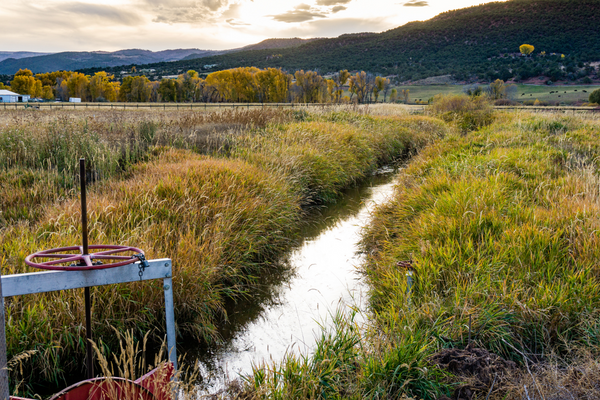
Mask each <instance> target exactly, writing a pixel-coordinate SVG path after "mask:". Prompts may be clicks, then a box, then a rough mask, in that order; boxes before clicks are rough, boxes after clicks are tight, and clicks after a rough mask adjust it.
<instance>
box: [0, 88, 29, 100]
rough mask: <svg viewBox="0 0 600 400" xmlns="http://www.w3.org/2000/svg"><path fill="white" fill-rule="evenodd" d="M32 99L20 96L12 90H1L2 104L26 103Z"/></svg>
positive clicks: (26, 95)
mask: <svg viewBox="0 0 600 400" xmlns="http://www.w3.org/2000/svg"><path fill="white" fill-rule="evenodd" d="M30 97H31V96H29V95H28V94H18V93H14V92H11V91H10V90H5V89H0V103H26V102H28V101H29V98H30Z"/></svg>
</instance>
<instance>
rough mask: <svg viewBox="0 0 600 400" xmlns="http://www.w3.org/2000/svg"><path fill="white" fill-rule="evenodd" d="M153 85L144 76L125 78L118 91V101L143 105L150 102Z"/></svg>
mask: <svg viewBox="0 0 600 400" xmlns="http://www.w3.org/2000/svg"><path fill="white" fill-rule="evenodd" d="M152 92H153V85H152V83H151V82H150V80H149V79H148V78H146V77H145V76H144V75H141V76H135V77H133V76H126V77H125V78H123V83H122V84H121V87H120V89H119V96H118V99H119V101H129V102H134V103H144V102H147V101H150V99H151V96H152Z"/></svg>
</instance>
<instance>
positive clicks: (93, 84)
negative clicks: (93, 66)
mask: <svg viewBox="0 0 600 400" xmlns="http://www.w3.org/2000/svg"><path fill="white" fill-rule="evenodd" d="M114 79H115V76H114V75H109V74H107V73H106V72H104V71H100V72H96V74H95V75H94V76H93V77H92V78H91V79H90V83H89V91H90V95H91V100H92V101H102V100H108V101H115V100H116V97H117V92H118V90H115V85H114V84H115V83H117V82H112V81H113V80H114ZM117 85H118V83H117Z"/></svg>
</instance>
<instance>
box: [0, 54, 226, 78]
mask: <svg viewBox="0 0 600 400" xmlns="http://www.w3.org/2000/svg"><path fill="white" fill-rule="evenodd" d="M22 53H25V52H22ZM218 53H219V52H217V51H212V50H200V49H176V50H163V51H156V52H153V51H150V50H140V49H130V50H119V51H114V52H106V51H85V52H75V51H72V52H62V53H54V54H45V55H34V56H30V57H27V56H26V57H21V58H18V59H16V58H15V57H14V56H13V57H12V58H8V59H4V60H3V61H0V74H14V73H15V72H17V71H18V70H19V69H24V68H27V69H30V70H31V71H33V72H34V73H38V72H52V71H60V70H69V71H73V70H78V69H84V68H92V67H99V68H110V67H116V66H119V65H131V64H137V65H140V64H149V63H156V62H167V61H176V60H181V59H182V58H184V57H186V56H188V55H190V54H196V55H198V56H206V55H214V54H218ZM0 54H2V53H0Z"/></svg>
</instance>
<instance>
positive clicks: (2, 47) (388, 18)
mask: <svg viewBox="0 0 600 400" xmlns="http://www.w3.org/2000/svg"><path fill="white" fill-rule="evenodd" d="M487 2H488V1H484V0H298V1H289V0H1V2H0V20H1V21H2V29H1V30H0V51H39V52H59V51H93V50H105V51H114V50H120V49H130V48H141V49H148V50H165V49H175V48H199V49H214V50H217V49H231V48H236V47H241V46H245V45H248V44H254V43H258V42H260V41H262V40H264V39H267V38H290V37H302V38H308V37H335V36H339V35H341V34H344V33H356V32H381V31H385V30H388V29H392V28H395V27H397V26H400V25H403V24H405V23H407V22H410V21H415V20H426V19H429V18H432V17H434V16H435V15H437V14H439V13H441V12H444V11H448V10H452V9H457V8H464V7H469V6H473V5H479V4H481V3H487Z"/></svg>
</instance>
